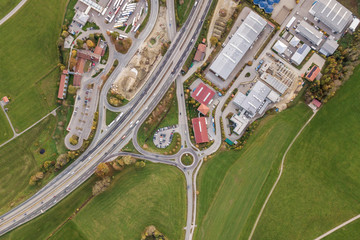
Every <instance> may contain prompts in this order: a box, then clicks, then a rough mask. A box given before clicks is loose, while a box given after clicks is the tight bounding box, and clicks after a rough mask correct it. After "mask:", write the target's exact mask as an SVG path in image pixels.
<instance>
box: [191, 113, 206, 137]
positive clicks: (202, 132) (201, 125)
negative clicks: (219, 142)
mask: <svg viewBox="0 0 360 240" xmlns="http://www.w3.org/2000/svg"><path fill="white" fill-rule="evenodd" d="M192 125H193V130H194V134H195V141H196V143H204V142H209V137H208V132H207V128H206V118H204V117H199V118H193V119H192Z"/></svg>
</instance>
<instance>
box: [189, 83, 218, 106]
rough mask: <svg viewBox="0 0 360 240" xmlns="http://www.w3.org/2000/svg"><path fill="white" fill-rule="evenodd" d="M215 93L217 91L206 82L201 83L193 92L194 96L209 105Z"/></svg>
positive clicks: (192, 95)
mask: <svg viewBox="0 0 360 240" xmlns="http://www.w3.org/2000/svg"><path fill="white" fill-rule="evenodd" d="M214 95H215V92H214V91H213V90H211V89H210V88H209V87H208V86H206V85H205V84H204V83H200V84H199V85H198V86H197V87H196V88H195V89H194V91H193V92H192V93H191V97H192V98H194V99H195V100H196V101H198V102H199V103H202V104H204V105H208V104H209V102H210V101H211V99H212V98H213V97H214Z"/></svg>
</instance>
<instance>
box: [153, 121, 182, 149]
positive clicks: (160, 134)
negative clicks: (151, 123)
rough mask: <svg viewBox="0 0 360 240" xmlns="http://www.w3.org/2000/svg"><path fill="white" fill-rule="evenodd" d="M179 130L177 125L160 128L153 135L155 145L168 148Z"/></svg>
mask: <svg viewBox="0 0 360 240" xmlns="http://www.w3.org/2000/svg"><path fill="white" fill-rule="evenodd" d="M176 131H178V126H177V125H172V126H169V127H163V128H159V129H158V130H157V131H156V132H155V134H154V137H153V142H154V145H155V146H156V147H157V148H166V147H168V146H169V145H170V143H171V142H172V140H173V137H174V133H175V132H176Z"/></svg>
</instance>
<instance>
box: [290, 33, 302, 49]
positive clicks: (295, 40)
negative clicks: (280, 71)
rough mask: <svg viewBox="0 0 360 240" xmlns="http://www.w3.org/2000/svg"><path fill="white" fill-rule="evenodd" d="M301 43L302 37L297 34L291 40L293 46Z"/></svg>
mask: <svg viewBox="0 0 360 240" xmlns="http://www.w3.org/2000/svg"><path fill="white" fill-rule="evenodd" d="M299 43H300V39H299V38H298V37H296V36H294V37H293V38H292V39H291V40H290V42H289V44H290V45H291V46H293V47H296V46H297V45H298V44H299Z"/></svg>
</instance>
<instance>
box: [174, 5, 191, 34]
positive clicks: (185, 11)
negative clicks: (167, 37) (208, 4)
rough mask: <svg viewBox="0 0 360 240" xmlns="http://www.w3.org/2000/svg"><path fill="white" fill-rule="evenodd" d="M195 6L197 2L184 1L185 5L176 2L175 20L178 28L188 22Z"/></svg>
mask: <svg viewBox="0 0 360 240" xmlns="http://www.w3.org/2000/svg"><path fill="white" fill-rule="evenodd" d="M194 4H195V0H184V3H183V4H181V5H180V4H179V1H175V19H176V26H177V27H178V28H180V27H182V25H183V24H184V23H185V22H186V19H187V18H188V16H189V14H190V12H191V9H192V7H193V6H194Z"/></svg>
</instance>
